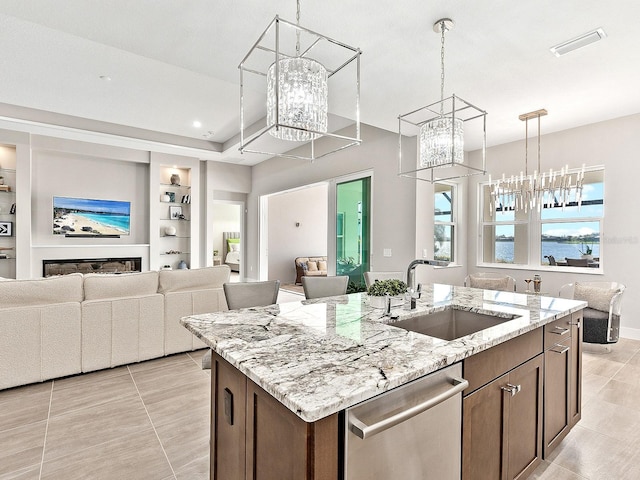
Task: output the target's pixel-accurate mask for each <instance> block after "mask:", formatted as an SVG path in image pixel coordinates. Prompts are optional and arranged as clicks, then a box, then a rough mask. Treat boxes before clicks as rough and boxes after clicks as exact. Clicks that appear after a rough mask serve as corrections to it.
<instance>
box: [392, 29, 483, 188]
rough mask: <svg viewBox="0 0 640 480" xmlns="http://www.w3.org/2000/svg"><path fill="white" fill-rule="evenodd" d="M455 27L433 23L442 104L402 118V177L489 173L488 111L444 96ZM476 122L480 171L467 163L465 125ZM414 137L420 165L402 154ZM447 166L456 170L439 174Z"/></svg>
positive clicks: (439, 177) (445, 177) (429, 178)
mask: <svg viewBox="0 0 640 480" xmlns="http://www.w3.org/2000/svg"><path fill="white" fill-rule="evenodd" d="M453 25H454V24H453V21H452V20H451V19H449V18H442V19H440V20H438V21H437V22H436V23H434V24H433V30H434V31H435V32H436V33H439V34H440V101H438V102H435V103H432V104H430V105H427V106H425V107H422V108H419V109H417V110H414V111H412V112H409V113H406V114H404V115H400V116H399V117H398V123H399V126H398V131H399V170H398V175H401V176H406V177H413V178H416V179H419V180H427V181H430V182H435V181H440V180H448V179H452V178H459V177H468V176H471V175H479V174H485V173H486V169H485V150H486V115H487V112H485V111H484V110H481V109H479V108H478V107H476V106H474V105H472V104H470V103H468V102H466V101H465V100H463V99H461V98H460V97H457V96H456V95H451V96H450V97H448V98H445V96H444V72H445V70H444V52H445V49H444V43H445V33H446V32H447V31H449V30H451V29H453ZM475 119H481V120H482V132H481V135H482V166H481V167H480V168H478V167H473V166H470V165H467V164H465V160H464V134H465V124H466V123H467V122H470V121H471V120H475ZM403 127H404V129H405V131H404V132H403ZM414 135H415V137H416V139H417V146H416V148H417V161H416V162H412V161H411V159H409V160H408V161H407V160H406V159H403V154H402V150H403V136H404V137H406V136H414ZM405 148H406V147H405ZM443 167H453V168H452V169H450V170H449V171H437V172H436V171H435V169H441V168H443Z"/></svg>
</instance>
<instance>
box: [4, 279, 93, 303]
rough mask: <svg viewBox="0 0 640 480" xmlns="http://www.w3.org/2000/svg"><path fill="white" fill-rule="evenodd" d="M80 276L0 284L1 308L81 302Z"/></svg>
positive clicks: (12, 281)
mask: <svg viewBox="0 0 640 480" xmlns="http://www.w3.org/2000/svg"><path fill="white" fill-rule="evenodd" d="M82 298H83V292H82V274H81V273H71V274H69V275H64V276H61V277H49V278H42V279H32V280H11V281H8V282H0V305H2V307H3V308H11V307H24V306H35V305H49V304H56V303H68V302H78V303H80V302H82Z"/></svg>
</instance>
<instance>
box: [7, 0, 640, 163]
mask: <svg viewBox="0 0 640 480" xmlns="http://www.w3.org/2000/svg"><path fill="white" fill-rule="evenodd" d="M295 9H296V4H295V1H294V0H286V1H284V0H279V1H276V0H182V1H179V2H178V1H175V0H133V1H132V0H109V1H104V0H64V1H62V2H52V1H50V0H29V1H24V0H2V2H0V23H1V26H0V46H1V48H0V67H1V71H2V73H1V74H0V103H2V104H8V105H15V106H20V107H27V108H29V109H37V110H43V111H47V112H55V113H58V114H64V115H68V116H72V117H79V118H82V119H89V120H93V121H99V122H108V123H109V124H117V125H125V126H128V127H135V128H137V129H143V130H146V131H153V132H162V133H167V134H172V135H176V136H179V137H190V138H193V139H197V140H199V141H200V142H202V141H203V140H206V143H207V144H209V145H210V146H211V149H213V150H221V151H222V153H221V154H219V155H218V154H216V155H217V156H218V157H219V158H220V159H221V160H225V161H233V162H238V163H244V164H251V163H255V162H256V160H254V159H253V158H251V159H247V158H243V157H242V156H241V155H240V154H239V152H238V150H237V141H236V140H235V139H234V137H236V136H237V135H238V133H239V126H240V119H239V116H240V115H239V73H238V64H239V63H240V61H241V60H242V58H243V57H244V56H245V55H246V54H247V52H248V51H249V49H250V48H251V46H252V45H253V43H254V42H255V41H256V40H257V38H258V36H259V35H260V34H261V33H262V32H263V30H264V29H265V28H266V27H267V25H268V23H269V22H270V21H271V20H272V19H273V18H274V16H275V15H276V14H279V15H280V16H281V17H282V18H284V19H287V20H291V21H295ZM442 17H450V18H452V19H453V20H454V22H455V28H454V30H453V31H451V32H449V33H448V34H447V37H446V88H445V90H446V91H445V95H450V94H451V93H455V94H456V95H458V96H460V97H462V98H463V99H465V100H467V101H469V102H471V103H473V104H474V105H476V106H478V107H480V108H482V109H483V110H486V111H487V112H488V116H487V144H488V145H496V144H502V143H506V142H509V141H514V140H518V139H521V138H522V137H523V136H524V128H523V126H522V122H520V121H519V120H518V115H519V114H521V113H525V112H529V111H532V110H537V109H540V108H546V109H547V110H548V111H549V116H548V117H545V119H544V120H543V124H542V125H543V132H542V133H548V132H553V131H559V130H565V129H568V128H572V127H577V126H580V125H585V124H589V123H594V122H598V121H602V120H607V119H611V118H616V117H621V116H624V115H629V114H634V113H638V112H640V95H639V94H638V85H640V49H639V48H638V44H639V42H638V38H637V35H636V31H637V28H638V19H640V2H637V1H635V0H619V1H617V2H615V3H611V2H609V3H607V2H602V1H601V0H563V1H562V2H558V1H557V0H554V1H552V0H538V1H535V2H534V1H518V2H513V1H509V0H485V1H477V2H470V1H463V0H432V1H429V2H425V1H424V0H396V1H394V2H385V3H384V4H383V3H382V2H379V1H375V0H374V1H373V2H372V1H371V0H322V1H320V0H315V1H312V0H302V2H301V22H300V23H301V25H303V26H305V27H307V28H309V29H311V30H314V31H317V32H320V33H322V34H324V35H327V36H329V37H332V38H335V39H337V40H340V41H342V42H344V43H346V44H348V45H352V46H356V47H359V48H360V49H361V50H362V51H363V55H362V67H361V121H362V122H364V123H367V124H370V125H373V126H376V127H379V128H383V129H387V130H390V131H393V132H396V131H397V128H398V120H397V117H398V115H399V114H403V113H406V112H408V111H411V110H414V109H416V108H418V107H421V106H424V105H425V104H427V103H431V102H434V101H436V100H438V99H439V95H440V85H439V83H440V37H439V35H438V34H436V33H434V31H433V29H432V25H433V23H434V22H435V21H436V20H438V19H439V18H442ZM598 27H602V28H603V29H604V30H605V32H606V33H607V35H608V36H607V38H605V39H604V40H603V41H601V42H598V43H596V44H593V45H590V46H587V47H585V48H583V49H581V50H578V51H575V52H572V53H569V54H567V55H565V56H563V57H560V58H557V57H555V56H554V55H553V54H551V52H550V51H549V48H550V47H551V46H553V45H555V44H557V43H560V42H563V41H566V40H569V39H571V38H574V37H576V36H578V35H581V34H583V33H586V32H588V31H591V30H594V29H596V28H598ZM104 76H108V77H110V80H104V79H101V77H104ZM247 102H248V104H249V107H248V109H249V108H251V109H252V111H253V112H254V113H252V114H251V116H250V118H249V120H250V121H257V120H259V119H260V118H261V117H262V116H264V114H265V109H264V103H265V100H264V92H259V91H257V90H256V91H252V92H248V93H247ZM332 103H338V105H333V104H332V107H333V108H334V111H335V113H336V114H337V115H340V116H342V117H347V118H352V117H353V112H352V111H351V110H353V109H352V108H347V107H346V106H345V105H343V102H332ZM194 120H199V121H200V122H201V123H202V126H201V127H200V128H195V127H194V126H193V121H194ZM208 132H213V133H212V134H210V135H209V134H208ZM205 135H208V136H207V137H205ZM179 137H176V138H179ZM474 146H477V145H471V148H474Z"/></svg>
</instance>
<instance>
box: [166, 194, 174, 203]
mask: <svg viewBox="0 0 640 480" xmlns="http://www.w3.org/2000/svg"><path fill="white" fill-rule="evenodd" d="M165 195H168V196H169V202H171V203H173V202H175V201H176V192H165Z"/></svg>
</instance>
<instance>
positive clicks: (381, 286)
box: [367, 279, 407, 308]
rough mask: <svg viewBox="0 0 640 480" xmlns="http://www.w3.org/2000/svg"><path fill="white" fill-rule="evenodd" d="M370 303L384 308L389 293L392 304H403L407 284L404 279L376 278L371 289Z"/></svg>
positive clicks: (369, 292) (369, 291) (375, 306)
mask: <svg viewBox="0 0 640 480" xmlns="http://www.w3.org/2000/svg"><path fill="white" fill-rule="evenodd" d="M367 293H368V294H369V303H370V305H371V306H372V307H374V308H384V306H385V301H386V298H387V295H388V296H390V297H391V306H397V305H402V304H403V303H404V294H405V293H407V284H406V283H404V282H403V281H402V280H397V279H392V280H376V281H375V282H373V284H371V286H370V287H369V290H367Z"/></svg>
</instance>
